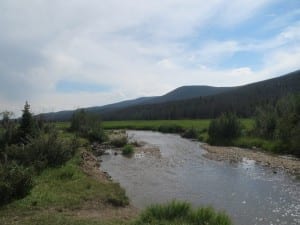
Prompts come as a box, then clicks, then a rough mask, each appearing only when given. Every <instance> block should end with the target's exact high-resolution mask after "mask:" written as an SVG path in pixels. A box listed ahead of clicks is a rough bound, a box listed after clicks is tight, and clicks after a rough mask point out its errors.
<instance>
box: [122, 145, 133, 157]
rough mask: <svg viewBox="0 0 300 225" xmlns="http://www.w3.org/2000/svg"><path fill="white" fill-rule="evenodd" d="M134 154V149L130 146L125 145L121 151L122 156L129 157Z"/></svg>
mask: <svg viewBox="0 0 300 225" xmlns="http://www.w3.org/2000/svg"><path fill="white" fill-rule="evenodd" d="M133 153H134V148H133V146H132V145H130V144H127V145H125V146H124V147H123V149H122V155H125V156H131V155H132V154H133Z"/></svg>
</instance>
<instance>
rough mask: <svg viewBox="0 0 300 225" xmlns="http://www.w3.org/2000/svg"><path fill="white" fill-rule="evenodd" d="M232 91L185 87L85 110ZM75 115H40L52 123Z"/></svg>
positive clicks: (69, 112) (100, 111) (112, 109)
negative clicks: (159, 94)
mask: <svg viewBox="0 0 300 225" xmlns="http://www.w3.org/2000/svg"><path fill="white" fill-rule="evenodd" d="M231 89H234V87H211V86H183V87H179V88H176V89H175V90H173V91H171V92H168V93H167V94H165V95H162V96H155V97H141V98H137V99H133V100H126V101H122V102H117V103H113V104H109V105H104V106H95V107H88V108H85V110H86V111H87V112H90V113H96V114H100V115H103V114H108V113H110V112H115V111H117V110H121V109H124V108H128V107H132V106H137V105H147V104H158V103H166V102H171V101H178V100H184V99H191V98H195V97H201V96H209V95H215V94H218V93H222V92H225V91H228V90H231ZM73 113H74V110H66V111H60V112H52V113H44V114H40V115H39V116H42V117H43V118H44V119H46V120H51V121H65V120H70V119H71V117H72V114H73Z"/></svg>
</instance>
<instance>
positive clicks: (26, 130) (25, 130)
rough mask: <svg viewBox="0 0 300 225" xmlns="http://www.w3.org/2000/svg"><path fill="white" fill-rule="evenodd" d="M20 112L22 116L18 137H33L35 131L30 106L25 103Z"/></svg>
mask: <svg viewBox="0 0 300 225" xmlns="http://www.w3.org/2000/svg"><path fill="white" fill-rule="evenodd" d="M22 111H23V115H22V119H21V123H20V135H21V137H22V138H25V137H27V136H34V135H35V131H36V129H35V122H34V119H33V116H32V113H31V112H30V105H29V104H28V102H27V101H26V103H25V105H24V109H23V110H22Z"/></svg>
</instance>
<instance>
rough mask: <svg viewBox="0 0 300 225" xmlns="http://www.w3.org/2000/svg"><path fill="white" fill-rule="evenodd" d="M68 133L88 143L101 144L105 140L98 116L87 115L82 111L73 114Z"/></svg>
mask: <svg viewBox="0 0 300 225" xmlns="http://www.w3.org/2000/svg"><path fill="white" fill-rule="evenodd" d="M70 131H73V132H76V133H77V134H79V135H80V136H82V137H84V138H87V139H89V140H90V141H97V142H103V141H105V140H106V139H107V137H106V135H105V133H104V131H103V129H102V126H101V120H100V118H99V117H98V116H96V115H94V114H91V113H87V112H85V111H84V110H83V109H81V110H77V111H76V112H74V114H73V116H72V119H71V126H70Z"/></svg>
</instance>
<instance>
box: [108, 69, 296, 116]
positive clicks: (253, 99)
mask: <svg viewBox="0 0 300 225" xmlns="http://www.w3.org/2000/svg"><path fill="white" fill-rule="evenodd" d="M292 93H300V70H298V71H295V72H292V73H289V74H287V75H284V76H281V77H277V78H273V79H269V80H265V81H260V82H256V83H252V84H248V85H243V86H239V87H235V88H231V89H227V90H226V91H224V92H221V93H218V94H214V95H208V96H201V97H196V98H191V99H184V100H179V101H169V102H165V103H158V104H144V105H136V106H132V107H127V108H123V109H120V110H117V111H114V112H112V113H110V114H109V115H108V114H102V118H103V119H105V120H125V119H126V120H133V119H135V120H139V119H184V118H191V119H193V118H213V117H216V116H219V115H220V114H221V113H223V112H226V111H234V112H236V113H237V114H238V115H239V116H241V117H250V116H253V115H254V113H255V109H256V107H257V106H261V105H265V104H275V102H276V101H277V100H278V99H279V98H281V97H283V96H285V95H287V94H292Z"/></svg>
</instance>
